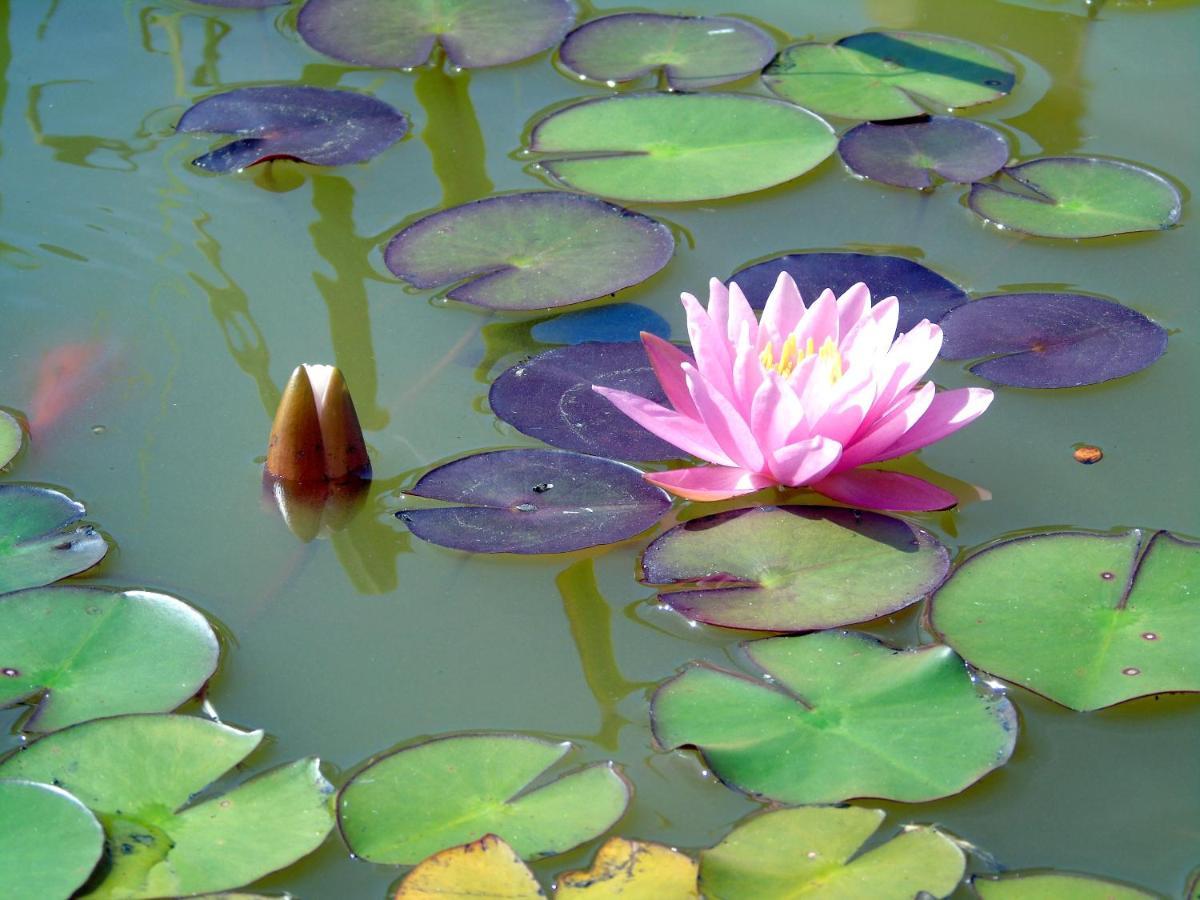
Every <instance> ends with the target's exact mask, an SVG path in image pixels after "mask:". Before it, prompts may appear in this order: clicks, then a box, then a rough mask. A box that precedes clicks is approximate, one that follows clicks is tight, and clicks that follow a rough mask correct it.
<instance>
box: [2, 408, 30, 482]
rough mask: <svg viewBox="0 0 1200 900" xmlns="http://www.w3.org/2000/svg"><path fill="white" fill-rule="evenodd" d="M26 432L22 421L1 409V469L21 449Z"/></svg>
mask: <svg viewBox="0 0 1200 900" xmlns="http://www.w3.org/2000/svg"><path fill="white" fill-rule="evenodd" d="M24 441H25V433H24V432H23V431H22V430H21V423H20V422H18V421H17V420H16V419H14V418H13V417H12V416H10V415H9V414H8V413H6V412H5V411H4V410H2V409H0V469H3V468H4V467H5V466H7V465H8V464H9V463H10V462H12V460H13V457H14V456H16V455H17V454H18V453H19V452H20V450H21V444H22V443H24Z"/></svg>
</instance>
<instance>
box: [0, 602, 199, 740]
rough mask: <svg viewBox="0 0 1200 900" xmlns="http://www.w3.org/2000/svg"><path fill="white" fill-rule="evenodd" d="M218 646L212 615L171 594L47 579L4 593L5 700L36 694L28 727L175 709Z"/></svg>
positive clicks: (1, 667) (1, 682) (0, 681)
mask: <svg viewBox="0 0 1200 900" xmlns="http://www.w3.org/2000/svg"><path fill="white" fill-rule="evenodd" d="M219 653H220V649H219V646H218V644H217V636H216V635H215V634H214V633H213V630H212V627H211V626H210V625H209V624H208V620H206V619H205V618H204V616H202V615H201V614H200V613H198V612H197V611H196V610H194V609H192V608H191V607H190V606H188V605H187V604H186V603H184V602H182V601H180V600H176V599H175V598H174V597H168V596H167V595H165V594H153V593H149V592H147V591H125V592H119V591H111V590H98V589H95V588H76V587H49V588H33V589H30V590H26V591H20V592H18V593H15V594H6V595H3V596H0V707H3V706H11V705H12V704H13V703H16V702H18V701H21V700H29V699H34V698H36V699H37V704H36V708H35V709H34V711H33V712H32V713H31V714H30V716H29V718H28V719H27V720H26V721H25V723H24V729H23V730H25V731H55V730H57V729H59V728H65V727H66V726H68V725H74V724H75V723H76V722H83V721H86V720H87V719H98V718H100V717H102V716H114V715H119V714H121V713H134V712H167V711H169V710H172V709H174V708H175V707H177V706H179V704H181V703H183V701H185V700H186V699H188V697H190V696H192V695H193V694H195V693H196V692H197V691H198V690H200V688H201V687H202V686H203V685H204V682H206V681H207V680H208V679H209V678H210V677H211V676H212V674H213V672H214V671H215V670H216V667H217V657H218V655H219Z"/></svg>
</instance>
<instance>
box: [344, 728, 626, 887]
mask: <svg viewBox="0 0 1200 900" xmlns="http://www.w3.org/2000/svg"><path fill="white" fill-rule="evenodd" d="M571 749H572V745H571V744H570V743H568V742H554V741H544V740H540V739H538V738H533V737H529V736H527V735H522V734H457V735H447V736H445V737H439V738H434V739H433V740H429V741H425V742H424V743H420V744H416V745H414V746H410V747H405V748H402V749H400V750H397V751H394V752H392V753H389V754H387V755H385V756H382V757H380V758H378V759H376V760H374V761H373V762H372V763H371V764H370V765H368V766H367V767H366V768H364V769H362V770H361V771H360V772H358V773H357V774H356V775H355V776H354V777H353V778H351V779H350V781H349V782H347V784H346V786H345V787H343V788H342V791H341V794H340V795H339V797H338V824H339V827H340V828H341V830H342V835H343V837H345V839H346V843H347V844H349V845H350V849H351V850H352V851H353V852H354V853H355V854H356V855H358V856H361V857H362V858H363V859H367V860H370V861H371V862H384V863H395V864H399V865H414V864H416V863H418V862H420V861H421V860H422V859H424V858H425V857H426V856H428V855H430V854H431V853H436V852H437V851H439V850H443V849H445V848H447V847H452V846H454V845H456V844H462V843H465V842H467V841H471V840H476V839H478V838H480V837H482V836H483V835H486V834H495V835H497V836H499V837H501V838H503V839H504V840H505V841H506V842H507V843H508V844H509V845H511V846H512V848H513V849H514V850H515V851H516V852H517V853H518V854H519V855H520V856H522V857H523V858H526V859H529V858H531V857H536V856H547V855H550V854H555V853H563V852H565V851H567V850H569V849H571V848H572V847H575V846H577V845H578V844H581V843H583V842H584V841H588V840H591V839H592V838H594V837H596V836H597V835H599V834H603V833H604V832H605V831H607V830H608V829H609V828H610V827H611V826H612V825H613V823H614V822H616V821H617V819H619V818H620V817H621V815H622V814H623V813H624V812H625V807H626V806H627V805H628V803H629V797H630V787H629V784H628V783H627V782H626V781H625V779H624V778H623V777H622V776H621V774H620V772H619V771H618V770H617V768H616V767H615V766H614V765H613V764H612V763H593V764H591V765H588V766H585V767H583V768H582V769H577V770H575V771H572V772H568V773H566V774H561V775H559V776H558V777H557V778H554V779H553V780H550V781H547V780H546V777H545V773H546V772H547V770H549V769H550V768H551V767H553V766H555V765H556V764H557V763H559V762H560V761H561V760H562V759H563V757H564V756H566V754H567V753H568V752H570V750H571ZM535 780H536V781H538V785H537V786H532V785H531V782H533V781H535Z"/></svg>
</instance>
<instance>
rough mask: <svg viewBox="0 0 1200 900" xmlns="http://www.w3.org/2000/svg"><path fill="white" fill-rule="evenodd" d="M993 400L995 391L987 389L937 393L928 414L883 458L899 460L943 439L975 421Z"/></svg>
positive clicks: (926, 412) (892, 446) (965, 389)
mask: <svg viewBox="0 0 1200 900" xmlns="http://www.w3.org/2000/svg"><path fill="white" fill-rule="evenodd" d="M991 402H992V392H991V391H989V390H988V389H987V388H958V389H957V390H953V391H943V392H942V393H940V394H937V395H936V396H935V397H934V398H933V402H931V403H930V404H929V409H927V410H926V411H925V415H923V416H921V418H920V419H918V420H917V423H916V424H915V425H913V427H912V428H910V429H909V430H908V431H907V432H905V434H904V436H903V437H901V438H900V440H898V441H896V443H894V444H892V445H891V446H890V447H888V448H887V450H886V451H885V452H886V454H887V455H886V456H884V457H881V458H882V459H895V458H896V457H897V456H903V455H904V454H906V453H912V452H913V451H914V450H920V449H921V448H922V447H925V446H928V445H929V444H932V443H933V442H934V441H940V440H941V439H942V438H944V437H945V436H946V435H948V434H953V433H954V432H956V431H958V429H960V428H962V427H963V426H964V425H967V424H969V423H971V422H973V421H975V419H977V418H978V417H979V416H980V415H982V414H983V411H984V410H985V409H987V408H988V406H989V405H991Z"/></svg>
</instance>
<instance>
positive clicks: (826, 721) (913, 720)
mask: <svg viewBox="0 0 1200 900" xmlns="http://www.w3.org/2000/svg"><path fill="white" fill-rule="evenodd" d="M742 647H743V648H744V650H745V653H746V657H747V660H748V663H749V665H751V666H753V667H754V669H755V670H756V671H755V672H754V674H753V675H752V676H746V675H740V674H736V673H734V672H727V671H725V670H723V669H718V668H716V667H713V666H710V665H708V664H707V663H693V664H691V665H689V666H688V667H686V668H685V669H684V670H683V671H682V673H680V674H679V675H676V676H675V677H674V678H671V679H669V680H668V681H666V682H664V683H663V684H662V685H660V686H659V688H658V690H657V691H656V692H655V694H654V700H653V703H652V705H651V717H652V720H653V726H654V736H655V738H656V739H657V740H658V742H659V743H660V744H661V745H662V746H663V747H665V748H667V749H673V748H675V747H682V746H694V747H696V748H698V749H699V750H700V752H701V754H702V755H703V756H704V759H705V760H706V762H707V765H708V767H709V768H711V769H712V771H713V772H714V773H715V774H716V776H717V777H718V778H720V779H721V780H722V781H724V782H725V783H726V784H728V785H729V786H730V787H733V788H736V789H738V790H740V791H745V792H746V793H748V794H751V795H752V796H754V797H757V798H759V799H765V800H775V801H778V802H780V803H793V804H799V803H837V802H840V801H842V800H847V799H849V798H851V797H882V798H884V799H888V800H900V801H904V802H907V803H920V802H923V801H926V800H933V799H936V798H938V797H945V796H949V795H950V794H956V793H958V792H959V791H961V790H963V789H964V788H966V787H967V786H969V785H971V784H973V783H974V782H976V781H978V780H979V779H980V778H982V777H983V776H984V775H986V774H987V773H988V772H990V771H992V769H995V768H996V767H998V766H1001V765H1003V764H1004V763H1005V762H1006V761H1007V760H1008V757H1009V755H1010V754H1011V753H1012V748H1013V743H1014V742H1015V741H1016V737H1017V720H1016V713H1015V712H1014V710H1013V707H1012V704H1011V703H1009V701H1008V700H1007V699H1006V698H1005V697H1003V696H1002V695H1000V694H995V693H993V694H987V693H983V692H982V691H981V690H980V689H979V688H978V687H977V686H976V684H975V683H974V682H973V681H972V679H971V676H970V674H969V673H968V672H967V669H966V666H964V665H963V662H962V660H961V659H959V658H958V656H956V655H955V653H954V652H953V651H952V650H951V649H950V648H949V647H945V646H942V645H930V646H925V647H920V648H918V649H915V650H897V649H896V648H894V647H890V646H888V645H886V644H883V643H880V642H878V641H876V640H875V639H874V638H871V637H869V636H867V635H864V634H858V633H855V632H838V631H821V632H817V633H815V634H808V635H802V636H799V637H780V638H768V639H767V640H762V641H754V642H752V643H748V644H743V645H742Z"/></svg>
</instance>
